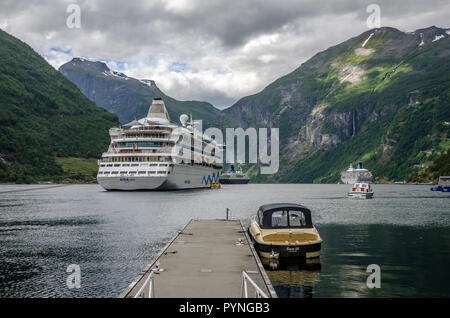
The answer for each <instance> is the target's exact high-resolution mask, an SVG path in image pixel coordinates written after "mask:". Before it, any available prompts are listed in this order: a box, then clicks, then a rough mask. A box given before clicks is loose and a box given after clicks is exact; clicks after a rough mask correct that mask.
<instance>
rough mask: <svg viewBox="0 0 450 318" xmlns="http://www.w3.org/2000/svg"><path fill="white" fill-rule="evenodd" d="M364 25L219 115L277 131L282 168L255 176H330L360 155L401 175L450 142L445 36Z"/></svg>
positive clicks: (449, 54)
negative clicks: (360, 30) (364, 28)
mask: <svg viewBox="0 0 450 318" xmlns="http://www.w3.org/2000/svg"><path fill="white" fill-rule="evenodd" d="M449 33H450V32H449V30H444V29H440V28H436V27H430V28H427V29H421V30H417V31H415V32H413V33H404V32H401V31H399V30H396V29H393V28H380V29H374V30H370V31H367V32H365V33H363V34H361V35H359V36H357V37H354V38H352V39H349V40H348V41H346V42H343V43H341V44H339V45H337V46H334V47H331V48H329V49H327V50H325V51H323V52H320V53H318V54H316V55H315V56H314V57H312V58H311V59H310V60H308V61H307V62H305V63H304V64H302V65H301V66H300V67H299V68H298V69H296V70H295V71H293V72H292V73H290V74H288V75H286V76H284V77H282V78H280V79H278V80H276V81H275V82H273V83H272V84H270V85H269V86H267V87H266V88H265V89H264V90H263V91H261V92H260V93H258V94H255V95H252V96H248V97H245V98H243V99H241V100H239V101H238V102H237V103H236V104H235V105H233V106H232V107H231V108H229V109H227V110H225V111H223V112H222V113H221V114H220V121H221V122H222V123H223V124H224V125H226V124H227V123H232V122H238V123H239V125H240V126H243V127H249V126H253V127H279V128H280V148H281V149H280V156H281V158H280V170H279V172H278V173H277V174H276V175H270V176H258V177H257V180H260V181H282V182H336V181H338V180H339V177H340V172H341V171H342V170H344V169H346V168H347V167H348V164H349V163H356V162H357V161H358V160H363V161H364V163H365V165H366V166H367V167H368V168H369V169H370V170H371V171H372V172H373V174H374V175H375V176H376V178H377V180H379V181H383V180H405V179H408V178H413V176H414V172H415V171H417V170H418V169H420V168H421V167H423V166H424V165H425V166H426V165H427V164H429V163H430V162H431V161H432V160H434V159H436V158H437V157H439V156H440V155H441V154H442V153H443V152H444V151H445V150H446V149H448V148H449V147H450V142H449V131H450V106H449V105H450V39H449V38H450V36H449Z"/></svg>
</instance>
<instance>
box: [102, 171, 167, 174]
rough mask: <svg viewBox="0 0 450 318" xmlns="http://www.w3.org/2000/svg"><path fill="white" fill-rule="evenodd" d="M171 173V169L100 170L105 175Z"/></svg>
mask: <svg viewBox="0 0 450 318" xmlns="http://www.w3.org/2000/svg"><path fill="white" fill-rule="evenodd" d="M147 173H148V174H170V171H105V172H102V171H99V172H98V174H105V175H109V174H121V175H126V174H131V175H133V174H147Z"/></svg>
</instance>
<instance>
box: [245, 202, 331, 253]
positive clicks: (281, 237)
mask: <svg viewBox="0 0 450 318" xmlns="http://www.w3.org/2000/svg"><path fill="white" fill-rule="evenodd" d="M248 232H249V235H250V237H251V239H252V241H253V243H254V246H255V249H256V250H257V251H258V254H259V255H260V256H261V257H265V258H284V257H303V258H314V257H319V256H320V247H321V244H322V238H321V237H320V235H319V232H318V231H317V229H316V228H315V227H314V226H313V224H312V221H311V211H310V210H309V209H308V208H306V207H304V206H302V205H299V204H293V203H274V204H266V205H263V206H261V207H260V208H259V210H258V212H257V214H256V215H255V216H254V217H253V218H252V220H251V222H250V226H249V229H248Z"/></svg>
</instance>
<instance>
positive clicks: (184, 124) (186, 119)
mask: <svg viewBox="0 0 450 318" xmlns="http://www.w3.org/2000/svg"><path fill="white" fill-rule="evenodd" d="M188 120H189V116H188V115H186V114H183V115H181V116H180V122H181V124H182V125H183V126H186V123H187V121H188Z"/></svg>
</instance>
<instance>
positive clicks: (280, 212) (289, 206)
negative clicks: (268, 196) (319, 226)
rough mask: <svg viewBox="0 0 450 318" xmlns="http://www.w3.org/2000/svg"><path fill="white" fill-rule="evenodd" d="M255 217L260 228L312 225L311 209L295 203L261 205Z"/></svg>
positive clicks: (310, 226)
mask: <svg viewBox="0 0 450 318" xmlns="http://www.w3.org/2000/svg"><path fill="white" fill-rule="evenodd" d="M256 218H257V221H258V223H259V226H260V227H261V228H262V229H278V228H312V227H313V225H312V221H311V211H310V210H309V209H308V208H306V207H304V206H303V205H300V204H295V203H274V204H266V205H262V206H261V207H260V208H259V210H258V213H257V215H256Z"/></svg>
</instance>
